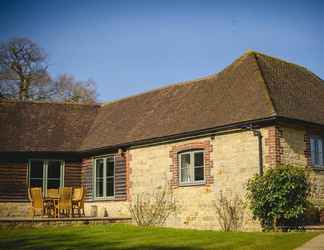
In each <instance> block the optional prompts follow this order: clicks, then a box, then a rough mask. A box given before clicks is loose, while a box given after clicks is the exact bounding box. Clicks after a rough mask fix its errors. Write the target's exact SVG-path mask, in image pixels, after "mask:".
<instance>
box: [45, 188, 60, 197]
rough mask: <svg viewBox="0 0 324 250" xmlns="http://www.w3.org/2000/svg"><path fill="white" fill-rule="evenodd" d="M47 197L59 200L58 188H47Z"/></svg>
mask: <svg viewBox="0 0 324 250" xmlns="http://www.w3.org/2000/svg"><path fill="white" fill-rule="evenodd" d="M47 197H48V198H59V197H60V192H59V189H58V188H49V189H47Z"/></svg>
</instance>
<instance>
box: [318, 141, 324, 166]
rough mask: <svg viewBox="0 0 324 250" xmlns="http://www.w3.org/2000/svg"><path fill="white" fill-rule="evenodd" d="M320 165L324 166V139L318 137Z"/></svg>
mask: <svg viewBox="0 0 324 250" xmlns="http://www.w3.org/2000/svg"><path fill="white" fill-rule="evenodd" d="M318 165H320V166H323V140H322V139H321V138H319V139H318Z"/></svg>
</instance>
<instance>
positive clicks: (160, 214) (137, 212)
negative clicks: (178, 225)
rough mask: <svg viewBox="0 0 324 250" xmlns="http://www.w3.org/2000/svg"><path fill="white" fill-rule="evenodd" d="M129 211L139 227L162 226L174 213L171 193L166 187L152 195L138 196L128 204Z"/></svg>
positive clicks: (174, 204) (173, 200) (174, 205)
mask: <svg viewBox="0 0 324 250" xmlns="http://www.w3.org/2000/svg"><path fill="white" fill-rule="evenodd" d="M129 211H130V213H131V215H132V218H133V219H134V220H135V222H136V224H137V225H139V226H162V225H163V224H164V223H165V221H166V219H167V218H168V217H169V216H170V215H171V214H172V213H174V212H175V211H176V201H175V198H174V195H173V191H172V189H171V188H169V187H168V186H166V187H165V188H163V189H161V190H160V189H157V190H155V191H154V192H153V193H141V194H138V195H136V197H135V199H134V200H133V202H132V203H131V204H130V206H129Z"/></svg>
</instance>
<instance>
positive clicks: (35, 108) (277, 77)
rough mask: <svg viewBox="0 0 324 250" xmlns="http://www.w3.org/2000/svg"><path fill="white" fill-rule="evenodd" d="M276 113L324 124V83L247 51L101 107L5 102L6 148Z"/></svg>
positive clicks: (82, 146) (123, 140) (82, 141)
mask: <svg viewBox="0 0 324 250" xmlns="http://www.w3.org/2000/svg"><path fill="white" fill-rule="evenodd" d="M274 116H282V117H286V118H294V119H299V120H303V121H306V122H313V123H319V124H322V125H324V83H323V81H322V80H321V79H320V78H319V77H317V76H316V75H314V74H313V73H311V72H310V71H308V70H307V69H305V68H303V67H301V66H298V65H295V64H292V63H288V62H285V61H282V60H280V59H276V58H273V57H269V56H266V55H263V54H261V53H257V52H248V53H245V54H244V55H243V56H241V57H240V58H239V59H237V60H236V61H234V62H233V63H232V64H231V65H229V66H228V67H227V68H225V69H224V70H223V71H221V72H220V73H218V74H215V75H211V76H208V77H205V78H201V79H198V80H194V81H188V82H185V83H180V84H175V85H171V86H167V87H164V88H161V89H157V90H153V91H149V92H146V93H143V94H139V95H135V96H131V97H128V98H124V99H121V100H118V101H115V102H111V103H108V104H104V105H101V106H93V105H75V104H74V105H72V104H37V103H32V104H31V103H14V102H3V103H0V131H1V134H0V141H1V143H0V151H10V150H17V151H74V150H76V151H77V150H82V151H83V150H92V149H97V148H104V147H110V146H114V145H121V144H127V143H131V142H136V141H141V140H147V139H153V138H163V137H166V136H172V135H176V134H182V133H187V132H194V131H199V130H204V129H209V128H215V127H219V126H226V125H230V124H234V123H240V122H244V121H252V120H258V119H263V118H269V117H274ZM4 131H8V132H4ZM12 137H15V138H16V139H13V140H12V139H11V138H12Z"/></svg>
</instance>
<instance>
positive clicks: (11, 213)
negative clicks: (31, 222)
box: [0, 201, 33, 217]
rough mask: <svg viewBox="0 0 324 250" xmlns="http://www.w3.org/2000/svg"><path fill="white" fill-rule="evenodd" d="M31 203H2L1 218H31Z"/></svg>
mask: <svg viewBox="0 0 324 250" xmlns="http://www.w3.org/2000/svg"><path fill="white" fill-rule="evenodd" d="M32 215H33V211H32V208H31V203H30V202H12V201H11V202H0V217H31V216H32Z"/></svg>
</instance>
